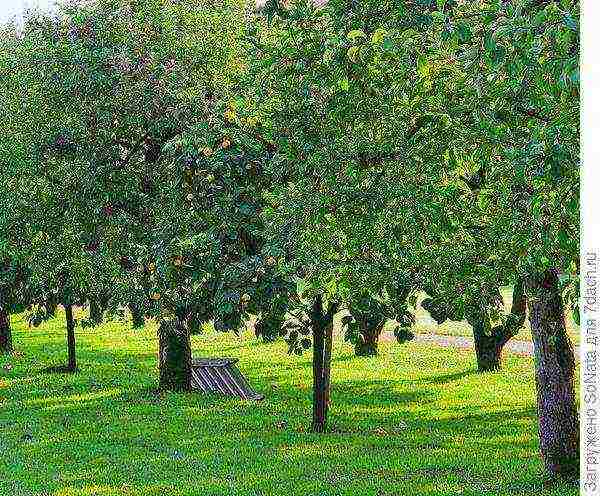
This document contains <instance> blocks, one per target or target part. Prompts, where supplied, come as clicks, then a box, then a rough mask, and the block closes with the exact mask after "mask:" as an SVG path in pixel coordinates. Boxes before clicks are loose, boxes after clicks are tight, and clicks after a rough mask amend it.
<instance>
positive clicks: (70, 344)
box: [64, 305, 77, 372]
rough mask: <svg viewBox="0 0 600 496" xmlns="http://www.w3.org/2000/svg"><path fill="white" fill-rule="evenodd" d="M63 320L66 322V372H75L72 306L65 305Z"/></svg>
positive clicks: (75, 359)
mask: <svg viewBox="0 0 600 496" xmlns="http://www.w3.org/2000/svg"><path fill="white" fill-rule="evenodd" d="M64 307H65V318H66V321H67V351H68V355H69V358H68V362H67V370H68V371H69V372H75V371H76V370H77V357H76V356H75V320H74V319H73V306H72V305H65V306H64Z"/></svg>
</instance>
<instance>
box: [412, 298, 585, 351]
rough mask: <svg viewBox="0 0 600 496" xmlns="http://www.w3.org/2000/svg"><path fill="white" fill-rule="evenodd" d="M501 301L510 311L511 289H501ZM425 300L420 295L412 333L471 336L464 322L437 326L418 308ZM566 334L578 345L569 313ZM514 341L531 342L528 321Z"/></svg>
mask: <svg viewBox="0 0 600 496" xmlns="http://www.w3.org/2000/svg"><path fill="white" fill-rule="evenodd" d="M501 293H502V299H503V300H504V305H505V308H508V309H510V307H511V305H512V288H509V287H505V288H502V289H501ZM424 298H425V294H422V295H420V297H419V299H418V302H419V305H417V309H416V313H415V319H416V323H415V326H414V329H413V332H417V333H435V334H442V335H444V336H468V337H472V336H473V329H472V328H471V326H470V325H469V324H468V323H467V322H466V321H464V320H463V321H461V322H454V321H447V322H444V323H443V324H442V325H437V323H436V322H435V320H433V319H432V318H431V316H430V315H429V313H428V312H427V311H426V310H423V308H421V306H420V302H421V301H422V300H423V299H424ZM566 323H567V333H568V334H569V337H570V338H571V341H572V342H573V344H579V336H580V331H579V326H578V325H577V324H576V323H575V322H574V321H573V318H572V316H571V313H570V312H569V313H568V314H567V315H566ZM513 339H515V340H522V341H531V329H530V327H529V320H528V319H527V320H526V321H525V325H524V326H523V329H521V331H520V332H519V333H518V334H517V335H516V336H515V337H514V338H513Z"/></svg>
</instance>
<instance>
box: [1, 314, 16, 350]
mask: <svg viewBox="0 0 600 496" xmlns="http://www.w3.org/2000/svg"><path fill="white" fill-rule="evenodd" d="M12 351H13V344H12V331H11V328H10V314H9V313H8V312H7V311H6V310H5V309H4V308H3V307H0V353H12Z"/></svg>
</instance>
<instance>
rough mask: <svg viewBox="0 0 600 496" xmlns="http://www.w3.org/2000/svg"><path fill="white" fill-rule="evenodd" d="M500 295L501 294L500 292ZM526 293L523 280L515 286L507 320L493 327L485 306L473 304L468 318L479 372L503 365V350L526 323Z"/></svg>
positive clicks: (495, 368)
mask: <svg viewBox="0 0 600 496" xmlns="http://www.w3.org/2000/svg"><path fill="white" fill-rule="evenodd" d="M498 296H499V297H500V294H499V293H498ZM525 307H526V301H525V293H524V290H523V283H522V281H517V283H516V284H515V286H514V288H513V303H512V307H511V310H510V314H509V315H508V316H507V317H506V321H505V322H504V323H503V324H501V325H497V326H494V327H492V325H491V322H490V317H489V315H488V313H487V311H486V309H485V308H481V307H478V306H477V304H474V305H472V307H471V311H470V312H468V315H467V320H468V321H469V323H470V324H471V326H473V341H474V342H475V356H476V358H477V370H478V372H493V371H495V370H500V368H501V366H502V350H503V349H504V346H505V345H506V343H507V342H508V341H509V340H510V339H511V338H512V337H513V336H515V335H516V334H517V333H518V332H519V330H520V329H521V327H522V326H523V324H524V323H525Z"/></svg>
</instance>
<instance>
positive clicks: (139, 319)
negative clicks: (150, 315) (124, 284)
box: [128, 303, 146, 329]
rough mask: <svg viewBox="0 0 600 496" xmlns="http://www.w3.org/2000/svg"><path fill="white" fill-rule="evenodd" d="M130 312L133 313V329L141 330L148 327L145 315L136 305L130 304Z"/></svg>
mask: <svg viewBox="0 0 600 496" xmlns="http://www.w3.org/2000/svg"><path fill="white" fill-rule="evenodd" d="M128 306H129V312H130V313H131V320H132V327H133V328H134V329H140V328H142V327H144V325H146V320H145V319H144V314H143V313H142V312H141V311H140V309H139V308H138V306H137V305H136V304H135V303H130V304H129V305H128Z"/></svg>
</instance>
